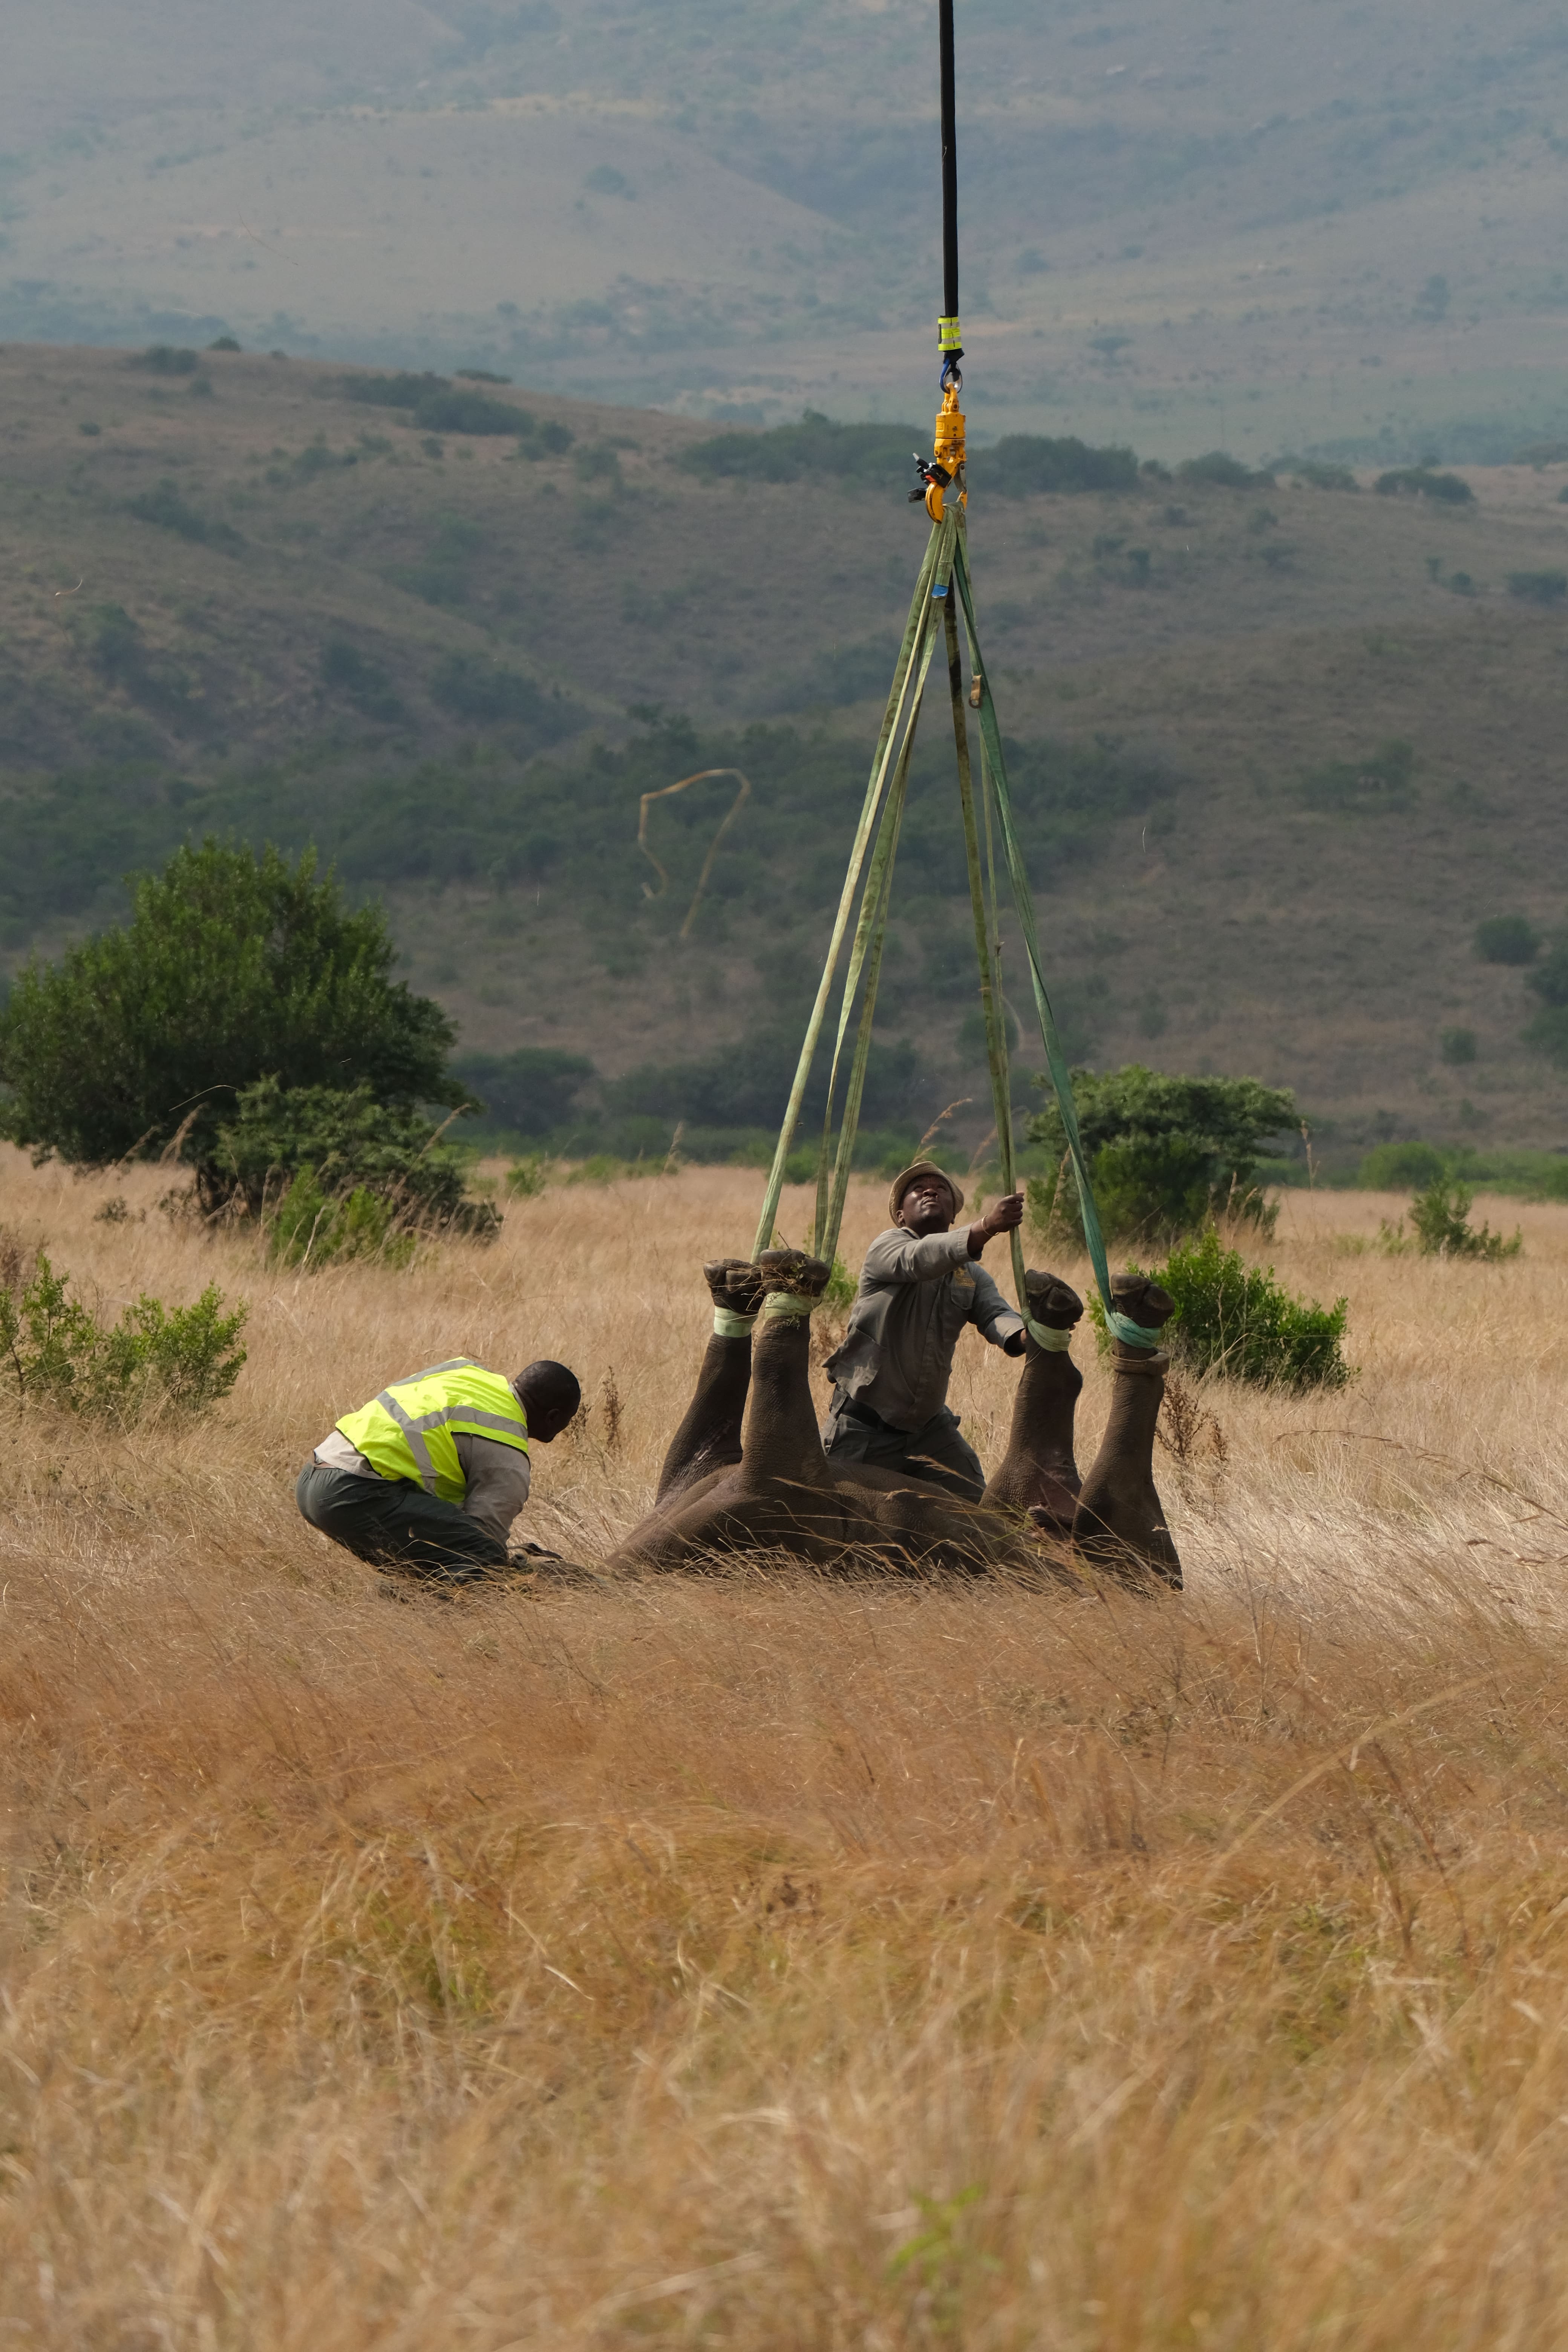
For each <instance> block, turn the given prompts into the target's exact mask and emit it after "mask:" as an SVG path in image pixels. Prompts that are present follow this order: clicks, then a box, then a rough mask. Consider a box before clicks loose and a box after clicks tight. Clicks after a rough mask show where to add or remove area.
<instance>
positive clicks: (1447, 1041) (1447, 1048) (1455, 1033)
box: [1437, 1029, 1476, 1069]
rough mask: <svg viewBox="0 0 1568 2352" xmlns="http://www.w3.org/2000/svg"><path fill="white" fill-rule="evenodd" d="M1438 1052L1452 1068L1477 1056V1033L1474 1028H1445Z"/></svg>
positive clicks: (1439, 1041) (1471, 1060)
mask: <svg viewBox="0 0 1568 2352" xmlns="http://www.w3.org/2000/svg"><path fill="white" fill-rule="evenodd" d="M1437 1050H1438V1052H1439V1053H1440V1054H1441V1055H1442V1056H1443V1059H1444V1061H1445V1062H1447V1064H1448V1065H1449V1066H1450V1068H1454V1069H1457V1068H1458V1067H1459V1066H1460V1065H1461V1064H1462V1063H1465V1062H1473V1061H1474V1060H1475V1058H1476V1033H1475V1031H1474V1030H1473V1029H1445V1030H1444V1032H1443V1034H1442V1036H1441V1038H1440V1039H1439V1040H1438V1047H1437Z"/></svg>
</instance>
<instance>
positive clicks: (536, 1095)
mask: <svg viewBox="0 0 1568 2352" xmlns="http://www.w3.org/2000/svg"><path fill="white" fill-rule="evenodd" d="M452 1075H453V1076H454V1077H457V1078H459V1079H460V1080H461V1081H462V1083H463V1085H464V1086H466V1087H468V1089H469V1090H470V1092H471V1094H472V1095H473V1097H474V1098H475V1099H476V1101H477V1102H478V1104H479V1111H480V1115H481V1117H482V1118H484V1119H485V1120H486V1121H487V1123H488V1124H489V1125H490V1126H492V1127H498V1128H501V1129H504V1130H505V1131H506V1132H507V1133H508V1134H510V1135H527V1136H534V1135H537V1136H546V1135H549V1134H551V1133H552V1132H553V1130H554V1129H556V1128H559V1127H564V1126H565V1125H566V1123H567V1121H568V1120H569V1119H570V1118H571V1117H572V1108H573V1104H574V1101H575V1099H576V1097H578V1096H579V1095H580V1094H581V1093H582V1092H583V1090H584V1087H589V1086H592V1084H593V1083H594V1081H595V1077H596V1076H597V1075H598V1073H597V1072H596V1071H595V1067H594V1065H593V1063H592V1062H590V1061H589V1060H588V1059H587V1058H586V1056H585V1055H582V1054H567V1053H563V1052H562V1051H561V1049H560V1048H559V1047H558V1046H554V1045H520V1046H518V1047H517V1049H516V1050H515V1051H514V1052H512V1053H510V1054H462V1055H458V1059H457V1060H456V1061H455V1062H454V1063H453V1065H452Z"/></svg>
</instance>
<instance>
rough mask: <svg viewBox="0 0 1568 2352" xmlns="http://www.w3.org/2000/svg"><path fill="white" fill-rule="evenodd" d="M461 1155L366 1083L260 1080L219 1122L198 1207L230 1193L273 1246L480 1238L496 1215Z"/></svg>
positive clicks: (330, 1253)
mask: <svg viewBox="0 0 1568 2352" xmlns="http://www.w3.org/2000/svg"><path fill="white" fill-rule="evenodd" d="M467 1174H468V1157H467V1155H466V1154H465V1153H463V1152H461V1151H459V1150H458V1149H457V1148H456V1147H455V1146H454V1145H452V1144H449V1143H447V1142H445V1141H444V1140H443V1139H442V1136H441V1132H440V1129H438V1128H436V1127H433V1126H432V1125H431V1123H430V1121H429V1120H428V1119H427V1118H422V1117H421V1116H420V1114H419V1113H418V1112H417V1111H416V1110H414V1109H412V1108H408V1107H406V1106H389V1105H386V1104H383V1103H378V1102H377V1101H376V1099H375V1097H374V1095H373V1094H372V1092H371V1090H370V1088H369V1087H355V1088H353V1089H352V1090H351V1091H347V1092H345V1091H343V1090H342V1089H338V1088H334V1087H284V1086H282V1085H280V1084H279V1081H278V1080H277V1079H276V1078H263V1079H261V1080H260V1081H259V1082H258V1084H257V1085H255V1086H252V1087H246V1088H245V1089H244V1091H243V1092H242V1093H241V1094H240V1096H239V1098H238V1101H237V1106H236V1109H235V1115H234V1117H233V1118H231V1119H230V1120H228V1121H227V1122H226V1124H225V1125H224V1126H222V1127H221V1128H220V1129H219V1130H218V1135H217V1140H216V1145H215V1147H214V1150H213V1152H212V1157H211V1161H210V1166H209V1171H208V1175H207V1181H206V1184H205V1189H204V1193H203V1200H204V1205H206V1206H207V1207H208V1208H209V1209H210V1208H213V1207H217V1206H222V1205H225V1204H226V1203H234V1204H237V1205H240V1206H243V1209H244V1211H245V1213H247V1214H248V1215H250V1216H254V1217H259V1218H260V1219H261V1220H262V1223H263V1224H264V1226H265V1228H266V1230H267V1233H268V1239H269V1242H270V1244H271V1245H272V1247H273V1249H274V1251H275V1253H276V1254H277V1255H280V1256H282V1257H284V1258H286V1259H288V1260H289V1262H290V1263H293V1262H297V1260H298V1259H299V1258H300V1256H302V1255H306V1254H307V1253H306V1250H305V1249H304V1248H303V1247H302V1246H300V1236H301V1235H302V1234H305V1235H313V1236H314V1237H315V1238H314V1239H313V1240H311V1241H310V1244H309V1250H308V1254H309V1255H310V1257H311V1258H312V1259H313V1260H315V1261H317V1262H319V1261H321V1259H323V1258H325V1257H342V1256H364V1255H369V1254H371V1253H372V1252H378V1251H379V1252H383V1253H384V1252H385V1250H386V1247H387V1245H388V1244H389V1240H390V1239H391V1238H393V1237H395V1238H396V1239H397V1240H398V1241H399V1243H401V1241H402V1240H403V1239H404V1238H405V1237H406V1236H408V1235H410V1234H421V1233H434V1234H463V1235H465V1236H467V1237H468V1238H469V1239H474V1240H480V1241H486V1240H489V1239H490V1238H491V1237H492V1236H493V1234H495V1233H496V1232H497V1231H498V1230H499V1227H500V1218H499V1217H498V1216H497V1213H496V1212H495V1210H494V1209H493V1208H492V1207H491V1205H490V1203H489V1202H488V1201H477V1200H473V1199H470V1198H469V1196H468V1191H467V1187H466V1178H467Z"/></svg>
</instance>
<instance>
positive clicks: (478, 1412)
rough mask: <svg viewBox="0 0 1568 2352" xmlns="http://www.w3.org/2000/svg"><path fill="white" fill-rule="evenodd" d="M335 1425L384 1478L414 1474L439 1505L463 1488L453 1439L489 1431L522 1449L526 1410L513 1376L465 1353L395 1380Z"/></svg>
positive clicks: (459, 1497)
mask: <svg viewBox="0 0 1568 2352" xmlns="http://www.w3.org/2000/svg"><path fill="white" fill-rule="evenodd" d="M337 1426H338V1428H339V1429H340V1430H341V1431H342V1434H343V1435H344V1436H345V1437H346V1438H347V1439H348V1441H349V1444H351V1445H352V1446H353V1447H355V1449H356V1450H357V1451H358V1452H359V1453H361V1454H363V1455H364V1458H365V1460H366V1461H367V1462H368V1463H369V1464H370V1465H371V1467H372V1468H373V1469H374V1470H379V1471H380V1473H381V1475H382V1476H383V1477H384V1478H412V1479H415V1480H416V1481H417V1482H418V1484H419V1485H420V1486H423V1487H424V1489H425V1491H426V1494H429V1495H439V1496H440V1497H441V1500H442V1501H443V1502H444V1503H459V1504H460V1503H461V1502H462V1501H463V1500H464V1498H465V1496H467V1494H468V1480H467V1479H466V1478H465V1477H464V1475H463V1465H462V1464H461V1463H460V1462H459V1461H458V1446H457V1440H458V1438H459V1437H488V1438H489V1439H491V1440H492V1441H493V1442H494V1443H495V1444H498V1445H514V1446H516V1448H517V1450H518V1452H519V1453H520V1454H526V1453H527V1452H528V1416H527V1414H526V1413H525V1412H523V1409H522V1407H521V1404H519V1402H518V1401H517V1396H516V1392H515V1391H514V1390H513V1388H512V1385H511V1382H510V1381H506V1380H503V1379H502V1378H501V1376H500V1373H499V1372H488V1371H486V1370H485V1368H484V1366H483V1365H482V1364H476V1363H474V1362H472V1361H471V1360H469V1359H468V1357H467V1356H458V1357H455V1358H454V1359H453V1360H452V1362H451V1363H449V1364H433V1365H432V1366H431V1368H430V1370H428V1371H427V1372H416V1373H415V1374H414V1376H413V1378H412V1379H411V1380H406V1381H394V1382H393V1384H392V1386H391V1387H390V1388H386V1389H383V1391H382V1392H381V1394H380V1395H379V1396H378V1397H376V1398H374V1400H373V1401H372V1402H371V1403H369V1404H367V1405H362V1406H361V1407H360V1410H359V1411H358V1412H350V1413H345V1414H344V1416H343V1418H342V1421H340V1422H339V1423H338V1424H337Z"/></svg>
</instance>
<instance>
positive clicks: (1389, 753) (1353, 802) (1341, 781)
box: [1297, 735, 1415, 816]
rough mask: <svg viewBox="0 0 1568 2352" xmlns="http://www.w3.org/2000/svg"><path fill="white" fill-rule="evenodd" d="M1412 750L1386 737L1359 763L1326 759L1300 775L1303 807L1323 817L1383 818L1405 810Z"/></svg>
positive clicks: (1396, 738) (1410, 795)
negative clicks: (1335, 815)
mask: <svg viewBox="0 0 1568 2352" xmlns="http://www.w3.org/2000/svg"><path fill="white" fill-rule="evenodd" d="M1414 773H1415V746H1414V744H1411V743H1407V742H1405V740H1404V738H1403V737H1402V736H1397V735H1394V736H1390V737H1389V738H1388V740H1386V741H1385V742H1383V743H1380V744H1379V745H1378V747H1377V749H1376V750H1375V751H1373V752H1371V753H1369V754H1368V756H1367V757H1366V758H1365V759H1363V760H1329V761H1325V762H1324V764H1323V765H1322V766H1321V768H1314V769H1312V770H1311V771H1310V772H1309V773H1308V774H1307V775H1305V776H1303V777H1302V779H1301V782H1300V785H1299V786H1298V788H1297V789H1298V793H1299V796H1300V801H1301V804H1302V806H1303V807H1304V808H1310V809H1321V810H1323V811H1324V812H1325V813H1327V814H1355V815H1362V816H1387V815H1393V814H1397V813H1398V812H1399V811H1400V810H1402V809H1406V808H1408V807H1409V805H1410V803H1411V800H1412V799H1413V797H1414V793H1413V790H1412V784H1411V779H1412V776H1413V775H1414Z"/></svg>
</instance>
